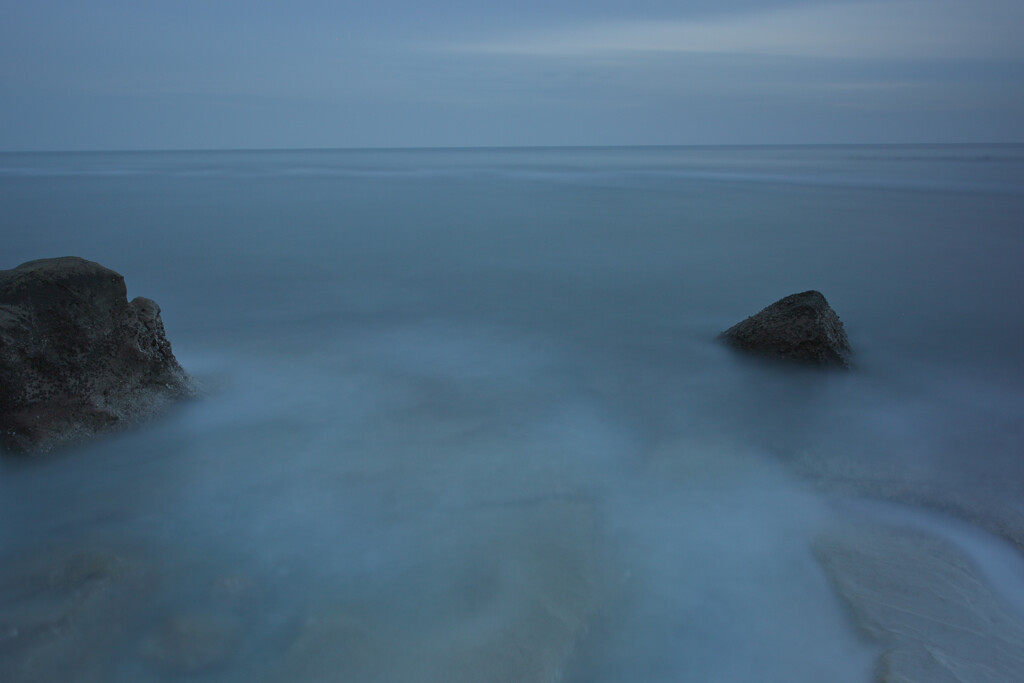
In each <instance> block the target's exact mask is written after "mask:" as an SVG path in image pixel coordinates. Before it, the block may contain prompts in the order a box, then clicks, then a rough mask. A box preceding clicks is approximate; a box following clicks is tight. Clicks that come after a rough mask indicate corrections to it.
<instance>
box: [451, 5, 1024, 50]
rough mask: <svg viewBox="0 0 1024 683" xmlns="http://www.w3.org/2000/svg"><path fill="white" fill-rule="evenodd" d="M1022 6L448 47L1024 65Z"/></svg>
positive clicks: (642, 26)
mask: <svg viewBox="0 0 1024 683" xmlns="http://www.w3.org/2000/svg"><path fill="white" fill-rule="evenodd" d="M1022 26H1024V3H1019V2H1010V1H1008V0H995V1H990V2H967V1H965V0H897V1H895V2H887V1H878V2H864V3H850V4H829V5H817V6H805V7H795V8H786V9H775V10H768V11H761V12H754V13H748V14H743V15H736V16H728V17H719V18H714V19H700V20H681V21H622V22H613V23H608V22H606V23H590V24H583V25H579V26H576V27H573V28H569V29H563V30H555V31H542V32H534V33H524V34H519V35H516V36H511V37H507V38H504V39H498V40H495V41H493V42H483V43H480V42H471V43H466V44H461V45H449V46H447V48H446V49H451V50H454V51H459V52H477V53H489V54H507V55H533V56H542V55H546V56H565V57H587V56H599V55H603V54H608V53H611V52H689V53H733V54H754V55H756V54H763V55H773V56H791V57H818V58H840V59H849V58H860V59H1024V41H1021V40H1019V30H1020V28H1021V27H1022Z"/></svg>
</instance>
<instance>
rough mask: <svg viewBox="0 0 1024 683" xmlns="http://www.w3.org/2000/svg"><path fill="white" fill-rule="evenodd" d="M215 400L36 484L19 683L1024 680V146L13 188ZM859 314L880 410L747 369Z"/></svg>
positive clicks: (4, 566)
mask: <svg viewBox="0 0 1024 683" xmlns="http://www.w3.org/2000/svg"><path fill="white" fill-rule="evenodd" d="M0 236H2V246H0V256H2V259H0V261H2V262H0V267H2V268H13V267H15V266H17V265H18V264H20V263H22V262H25V261H29V260H33V259H39V258H46V257H56V256H68V255H74V256H81V257H84V258H87V259H90V260H92V261H96V262H98V263H101V264H103V265H104V266H107V267H108V268H111V269H113V270H115V271H117V272H119V273H121V274H122V275H124V277H125V281H126V283H127V287H128V293H129V298H131V297H134V296H145V297H149V298H151V299H154V300H155V301H156V302H157V303H158V304H159V306H160V308H161V311H162V318H163V322H164V325H165V328H166V331H167V336H168V338H169V340H170V342H171V344H172V347H173V351H174V353H175V355H176V357H177V358H178V360H179V361H180V363H181V364H182V366H183V367H184V368H185V369H186V370H187V372H188V373H189V374H190V375H191V376H192V378H193V379H194V381H195V384H196V387H197V395H196V397H195V398H193V399H190V400H187V401H184V402H181V403H179V404H177V405H175V406H174V407H172V408H171V409H169V410H168V411H167V412H166V413H164V414H162V415H160V416H158V417H156V418H154V419H152V420H151V421H148V422H146V423H145V424H142V425H137V426H135V427H133V428H130V429H125V430H123V431H120V432H117V433H114V434H112V435H109V436H105V437H102V438H98V439H96V440H93V441H90V442H88V443H83V444H79V445H76V446H73V447H69V448H65V449H62V450H56V451H53V452H50V453H46V454H43V455H39V456H36V457H31V458H25V457H12V456H10V455H8V456H5V457H2V458H0V680H3V681H5V682H7V683H16V682H21V681H33V682H50V681H54V682H64V681H97V682H100V681H102V682H104V683H107V682H120V681H123V682H126V683H150V682H156V681H189V682H210V681H226V682H230V683H233V682H236V681H237V682H242V681H244V682H251V681H257V682H266V683H272V682H273V683H278V682H281V683H284V682H302V681H325V682H333V681H344V682H356V683H359V682H361V681H373V682H377V681H380V682H394V683H402V682H406V681H408V682H412V683H416V682H420V681H424V682H433V681H437V682H442V681H444V682H446V683H459V682H467V683H479V682H485V683H486V682H491V681H493V682H498V681H508V682H514V683H520V682H533V681H537V682H542V681H543V682H555V681H557V682H565V683H588V682H594V683H612V682H616V683H621V682H624V681H628V682H630V683H647V682H650V683H660V682H663V681H694V682H700V683H732V682H735V683H749V682H751V681H758V682H759V683H770V682H774V681H778V682H786V683H802V682H807V683H811V682H814V683H819V682H821V681H830V682H832V683H846V682H850V683H853V682H867V681H872V680H879V681H895V680H900V681H921V682H922V683H926V682H927V683H931V682H940V681H947V680H949V681H972V682H976V681H1022V680H1024V646H1022V645H1021V643H1022V642H1024V555H1022V552H1024V493H1022V492H1024V146H1020V145H938V146H933V145H910V146H776V147H632V148H630V147H621V148H620V147H615V148H495V149H381V150H362V149H360V150H291V151H289V150H275V151H182V152H116V153H114V152H111V153H107V152H102V153H101V152H96V153H91V152H90V153H24V154H22V153H4V154H0ZM809 289H817V290H819V291H821V292H822V293H823V294H824V295H825V296H826V298H827V299H828V301H829V303H830V304H831V305H832V307H833V308H834V309H835V311H836V312H837V313H838V315H839V317H840V319H841V320H842V322H843V324H844V326H845V329H846V331H847V334H848V336H849V340H850V343H851V346H852V348H853V356H852V359H853V365H852V368H851V370H850V371H845V372H844V371H817V370H812V369H808V368H804V367H787V366H785V365H781V364H778V363H773V362H767V361H763V360H760V359H756V358H747V357H744V356H741V355H738V354H737V353H736V352H734V351H732V350H731V349H729V348H726V347H724V346H723V345H722V344H721V343H719V342H718V341H717V339H716V337H717V335H718V334H719V333H720V332H722V331H723V330H725V329H726V328H728V327H730V326H732V325H733V324H735V323H736V322H738V321H740V320H743V319H744V318H746V317H747V316H749V315H752V314H754V313H756V312H758V311H759V310H760V309H761V308H763V307H765V306H767V305H769V304H771V303H772V302H774V301H776V300H778V299H780V298H782V297H783V296H786V295H788V294H792V293H795V292H802V291H805V290H809Z"/></svg>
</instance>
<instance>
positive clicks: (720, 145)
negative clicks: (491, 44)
mask: <svg viewBox="0 0 1024 683" xmlns="http://www.w3.org/2000/svg"><path fill="white" fill-rule="evenodd" d="M997 146H998V147H1013V146H1024V142H991V141H990V142H769V143H763V142H762V143H682V144H632V145H630V144H608V145H412V146H397V145H396V146H366V147H205V148H204V147H164V148H160V147H138V148H126V149H101V148H92V149H5V150H0V154H157V153H196V152H399V151H410V152H411V151H451V152H455V151H485V150H505V151H509V150H543V149H548V150H556V149H566V150H569V149H579V150H582V149H595V150H596V149H664V148H678V149H714V148H717V149H743V148H746V149H750V148H794V147H805V148H806V147H997Z"/></svg>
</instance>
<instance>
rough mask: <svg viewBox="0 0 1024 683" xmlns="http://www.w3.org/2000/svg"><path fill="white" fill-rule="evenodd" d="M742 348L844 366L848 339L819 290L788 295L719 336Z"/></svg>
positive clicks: (788, 359) (841, 324) (808, 363)
mask: <svg viewBox="0 0 1024 683" xmlns="http://www.w3.org/2000/svg"><path fill="white" fill-rule="evenodd" d="M719 339H721V340H722V341H724V342H725V343H727V344H729V345H730V346H733V347H735V348H737V349H741V350H743V351H748V352H751V353H755V354H758V355H762V356H768V357H771V358H778V359H781V360H786V361H793V362H797V363H802V364H805V365H819V366H825V367H839V368H847V367H849V364H850V353H851V350H850V342H849V341H848V340H847V338H846V332H845V331H844V330H843V323H842V322H841V321H840V320H839V316H838V315H836V312H835V311H833V310H832V307H831V306H829V305H828V301H826V300H825V297H824V296H823V295H822V293H821V292H817V291H814V290H810V291H807V292H801V293H800V294H790V295H789V296H787V297H785V298H783V299H780V300H778V301H776V302H775V303H773V304H772V305H771V306H768V307H767V308H765V309H764V310H762V311H761V312H760V313H758V314H756V315H752V316H751V317H749V318H747V319H746V320H744V321H743V322H741V323H738V324H736V325H733V326H732V327H730V328H729V329H728V330H726V331H725V332H723V333H722V334H720V335H719Z"/></svg>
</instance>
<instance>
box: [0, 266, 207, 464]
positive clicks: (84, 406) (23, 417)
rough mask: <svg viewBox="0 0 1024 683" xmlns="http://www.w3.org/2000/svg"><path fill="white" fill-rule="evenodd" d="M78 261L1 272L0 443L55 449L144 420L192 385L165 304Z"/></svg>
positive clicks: (28, 448)
mask: <svg viewBox="0 0 1024 683" xmlns="http://www.w3.org/2000/svg"><path fill="white" fill-rule="evenodd" d="M126 292H127V290H126V288H125V284H124V278H123V277H121V276H120V275H119V274H117V273H115V272H114V271H112V270H109V269H107V268H104V267H103V266H101V265H99V264H98V263H93V262H92V261H86V260H85V259H81V258H76V257H65V258H55V259H42V260H39V261H30V262H29V263H24V264H22V265H20V266H18V267H17V268H14V269H12V270H2V271H0V444H2V445H3V447H4V448H6V449H7V450H9V451H14V452H33V451H44V450H48V449H49V448H51V447H52V446H54V445H57V444H60V443H63V442H68V441H77V440H79V439H82V438H86V437H89V436H91V435H93V434H96V433H98V432H101V431H105V430H108V429H112V428H116V427H120V426H124V425H127V424H131V423H133V422H137V421H139V420H141V419H144V418H146V417H149V416H150V415H152V414H154V413H155V412H158V411H159V409H160V408H161V407H163V406H165V405H166V404H167V403H168V402H169V401H170V400H171V399H174V398H179V397H183V396H186V395H188V394H190V393H191V383H190V380H189V378H188V376H187V375H186V374H185V372H184V370H182V369H181V366H180V365H178V361H177V360H175V358H174V354H172V353H171V345H170V343H169V342H168V341H167V338H166V337H165V336H164V326H163V322H162V321H161V320H160V307H159V306H157V305H156V303H155V302H153V301H151V300H149V299H144V298H142V297H138V298H135V299H133V300H132V301H131V302H130V303H129V302H128V299H127V296H126Z"/></svg>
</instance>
